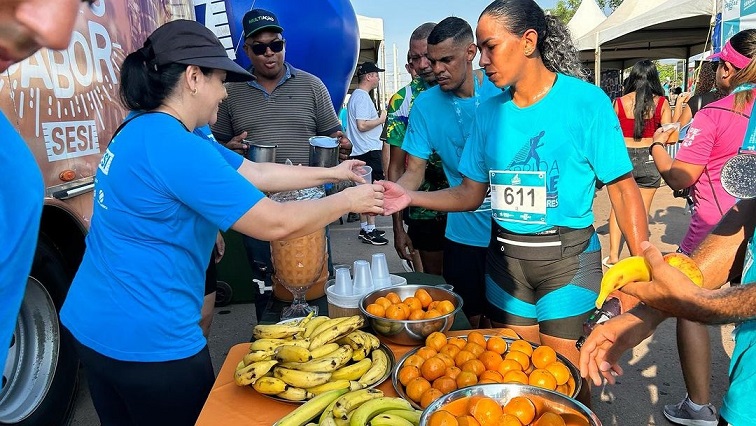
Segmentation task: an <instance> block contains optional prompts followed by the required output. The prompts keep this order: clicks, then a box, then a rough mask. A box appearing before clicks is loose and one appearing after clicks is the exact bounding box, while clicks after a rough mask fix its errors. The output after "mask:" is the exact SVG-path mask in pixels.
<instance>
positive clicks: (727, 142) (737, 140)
mask: <svg viewBox="0 0 756 426" xmlns="http://www.w3.org/2000/svg"><path fill="white" fill-rule="evenodd" d="M754 54H756V30H744V31H741V32H739V33H738V34H736V35H734V36H733V37H732V38H731V39H730V41H728V42H727V43H726V44H725V45H724V47H723V48H722V51H721V52H720V53H717V54H715V55H713V56H712V57H711V58H710V59H718V60H719V64H718V66H717V78H716V82H717V86H718V87H719V89H720V90H722V91H724V92H726V93H731V94H730V95H729V96H726V97H724V98H722V99H720V100H718V101H716V102H712V103H710V104H708V105H706V106H705V107H704V108H702V109H701V110H700V111H698V113H696V115H695V117H694V119H693V122H692V123H691V125H690V129H689V130H688V133H687V135H686V136H685V139H683V141H682V144H681V146H680V149H679V150H678V152H677V155H676V156H675V158H674V159H672V158H671V157H670V156H669V154H668V153H667V151H666V150H665V149H664V145H665V144H666V141H667V137H668V133H669V132H663V133H662V132H660V131H657V132H656V134H655V135H654V142H653V144H651V146H650V147H649V154H651V156H653V158H654V163H655V164H656V167H657V168H658V169H659V172H660V173H661V175H662V178H664V181H665V182H667V185H669V187H670V188H672V189H683V188H688V187H690V188H691V196H692V201H693V214H692V215H691V218H690V225H689V226H688V231H687V233H686V234H685V237H684V238H683V240H682V242H681V243H680V248H679V251H681V252H683V253H686V254H690V253H691V252H692V251H693V250H695V249H696V248H697V247H698V245H699V244H700V243H701V241H702V240H703V239H704V237H706V235H707V234H708V233H709V231H711V230H712V228H714V226H715V225H716V224H717V223H718V222H719V220H720V219H721V218H722V216H723V215H724V214H725V213H726V212H727V211H728V210H730V208H731V207H732V206H733V205H734V204H735V202H736V199H735V198H734V197H732V196H731V195H730V194H728V193H727V192H725V190H724V189H723V188H722V184H721V182H720V173H721V171H722V166H723V165H724V163H725V162H726V161H727V160H728V159H730V158H731V157H733V156H734V155H735V154H737V153H738V149H739V148H740V147H741V145H742V143H743V138H744V137H745V133H746V128H747V126H748V118H749V117H750V115H751V110H752V109H753V89H754V84H756V63H753V62H751V58H752V57H753V56H754ZM673 143H674V142H673ZM704 284H706V283H704ZM677 342H678V345H677V347H678V351H679V354H680V363H681V364H682V371H683V377H684V378H685V383H686V387H687V390H688V397H686V398H685V399H684V400H683V401H682V402H681V403H679V404H673V405H667V406H665V407H664V415H665V416H666V417H667V418H668V419H669V420H670V421H672V422H675V423H681V424H700V425H711V426H716V424H717V417H716V409H714V407H713V406H712V405H711V404H710V402H709V378H710V365H711V354H710V348H709V334H708V330H707V329H706V326H704V325H701V324H698V323H694V322H690V321H687V320H682V319H680V320H678V322H677ZM692 421H698V422H696V423H691V422H692Z"/></svg>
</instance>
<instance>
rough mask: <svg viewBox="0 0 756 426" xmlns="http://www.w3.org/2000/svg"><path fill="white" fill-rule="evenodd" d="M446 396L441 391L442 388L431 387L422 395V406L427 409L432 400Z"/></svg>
mask: <svg viewBox="0 0 756 426" xmlns="http://www.w3.org/2000/svg"><path fill="white" fill-rule="evenodd" d="M442 396H444V394H443V393H441V391H440V390H438V389H435V388H430V389H428V390H426V391H425V392H423V395H422V396H421V397H420V406H421V407H423V409H425V408H426V407H427V406H429V405H430V404H431V402H433V401H435V400H437V399H439V398H441V397H442Z"/></svg>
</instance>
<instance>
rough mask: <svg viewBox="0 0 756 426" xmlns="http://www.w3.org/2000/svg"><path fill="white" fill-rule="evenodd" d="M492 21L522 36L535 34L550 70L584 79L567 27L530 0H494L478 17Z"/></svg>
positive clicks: (544, 63) (543, 58)
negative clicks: (489, 18)
mask: <svg viewBox="0 0 756 426" xmlns="http://www.w3.org/2000/svg"><path fill="white" fill-rule="evenodd" d="M486 15H488V16H491V17H493V18H495V19H496V20H497V21H498V22H499V23H500V24H501V25H502V26H503V27H504V28H505V29H506V30H507V31H509V32H510V33H512V34H515V35H518V36H521V35H523V34H525V31H527V30H529V29H533V30H535V32H536V33H537V34H538V41H537V44H536V49H538V52H540V54H541V60H542V61H543V65H544V66H545V67H546V69H548V70H549V71H553V72H556V73H560V74H566V75H570V76H573V77H577V78H580V79H585V73H584V72H583V68H582V65H581V64H580V61H579V60H578V50H577V48H576V47H575V45H574V44H573V43H572V37H571V36H570V31H569V30H568V29H567V27H566V26H565V25H564V24H563V23H562V22H561V21H559V19H557V18H556V17H554V16H551V15H546V13H545V12H544V11H543V9H541V7H540V6H538V4H537V3H536V2H535V1H533V0H495V1H493V2H492V3H491V4H489V5H488V6H486V8H485V9H484V10H483V13H481V14H480V16H481V17H483V16H486Z"/></svg>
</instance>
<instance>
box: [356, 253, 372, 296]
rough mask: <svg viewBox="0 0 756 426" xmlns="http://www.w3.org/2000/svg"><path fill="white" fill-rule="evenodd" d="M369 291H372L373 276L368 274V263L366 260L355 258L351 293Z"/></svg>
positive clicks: (363, 293)
mask: <svg viewBox="0 0 756 426" xmlns="http://www.w3.org/2000/svg"><path fill="white" fill-rule="evenodd" d="M371 291H373V277H372V275H371V274H370V264H369V263H368V262H367V260H355V261H354V285H353V286H352V294H354V295H355V296H356V295H358V294H359V295H365V294H367V293H370V292H371Z"/></svg>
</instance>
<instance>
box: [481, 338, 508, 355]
mask: <svg viewBox="0 0 756 426" xmlns="http://www.w3.org/2000/svg"><path fill="white" fill-rule="evenodd" d="M486 349H488V350H489V351H493V352H496V353H497V354H499V355H502V354H503V353H504V352H506V351H507V341H506V340H504V339H502V338H501V337H499V336H494V337H490V338H488V341H487V342H486Z"/></svg>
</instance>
